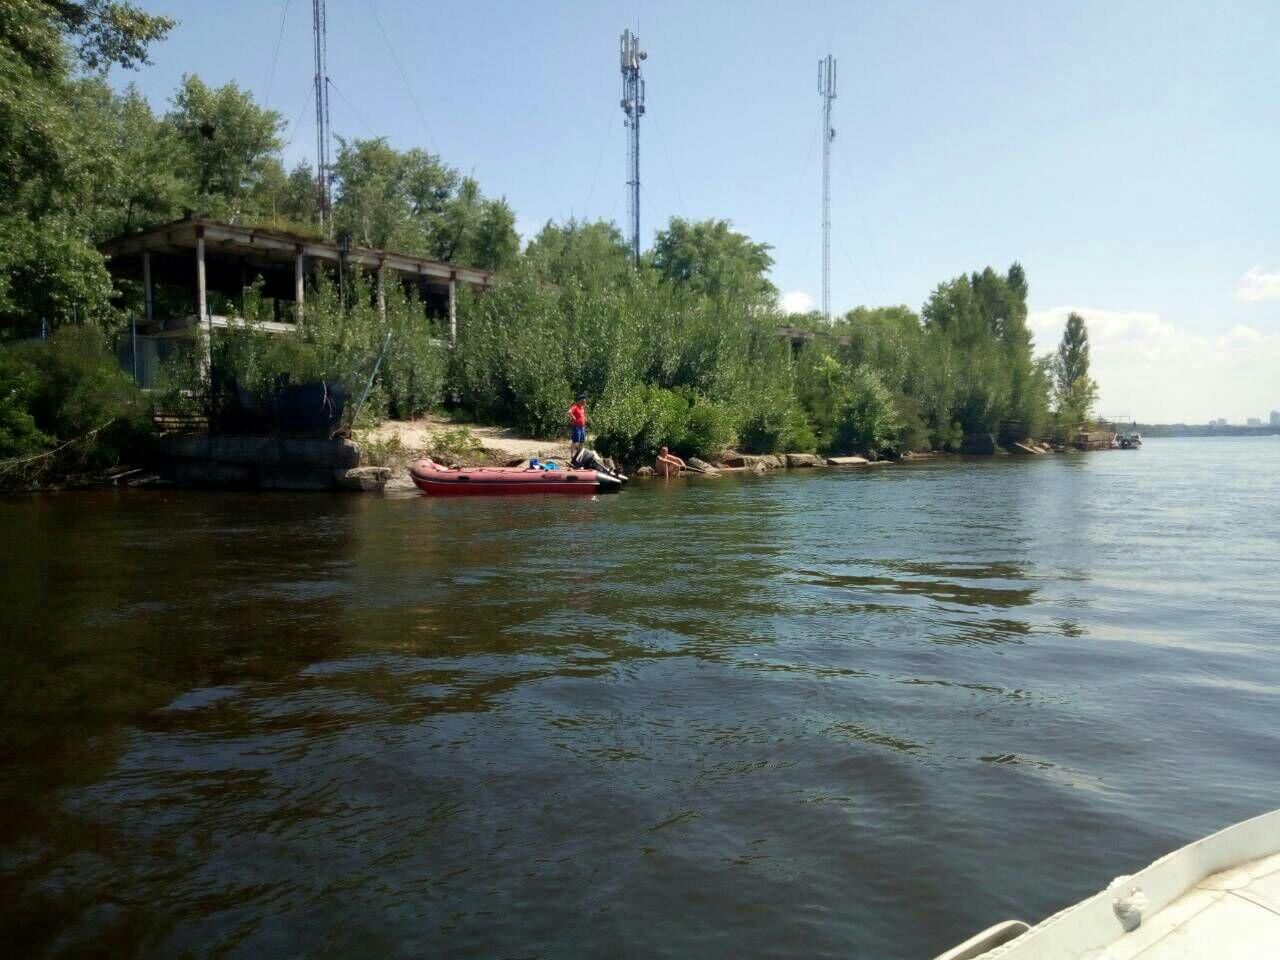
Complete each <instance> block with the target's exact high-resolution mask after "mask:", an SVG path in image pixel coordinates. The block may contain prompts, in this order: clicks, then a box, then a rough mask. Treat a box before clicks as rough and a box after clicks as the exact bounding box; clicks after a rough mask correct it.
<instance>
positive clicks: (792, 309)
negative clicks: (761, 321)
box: [778, 290, 816, 313]
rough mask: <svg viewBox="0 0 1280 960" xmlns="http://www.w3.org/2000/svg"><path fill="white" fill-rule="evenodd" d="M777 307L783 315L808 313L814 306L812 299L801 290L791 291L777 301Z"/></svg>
mask: <svg viewBox="0 0 1280 960" xmlns="http://www.w3.org/2000/svg"><path fill="white" fill-rule="evenodd" d="M778 305H779V306H780V307H782V310H783V312H784V313H808V312H809V311H810V310H812V309H813V308H814V307H815V306H816V304H815V302H814V299H813V297H811V296H809V294H807V293H805V292H804V291H803V290H792V291H791V292H790V293H784V294H783V295H782V296H781V297H780V298H779V299H778Z"/></svg>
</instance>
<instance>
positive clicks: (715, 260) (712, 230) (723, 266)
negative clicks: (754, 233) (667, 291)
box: [649, 217, 777, 300]
mask: <svg viewBox="0 0 1280 960" xmlns="http://www.w3.org/2000/svg"><path fill="white" fill-rule="evenodd" d="M770 249H771V248H770V246H769V245H768V244H767V243H754V242H753V241H752V240H751V238H750V237H748V236H747V235H746V234H743V233H738V232H736V231H735V230H733V229H731V227H730V223H729V221H728V220H715V219H712V220H699V221H692V222H691V221H688V220H685V219H683V218H681V217H672V218H671V223H670V224H669V225H668V226H667V229H665V230H660V231H659V232H658V235H657V237H656V238H655V239H654V243H653V249H652V250H651V251H650V253H649V260H650V262H651V263H652V264H653V266H654V268H655V269H657V271H658V272H659V273H660V274H661V275H662V277H663V278H664V279H666V280H667V281H669V282H671V283H675V284H680V285H683V286H686V287H688V288H690V289H691V290H695V291H698V292H700V293H707V294H711V295H712V296H717V295H719V294H722V293H731V292H740V293H744V294H747V295H749V296H752V297H754V298H758V299H760V300H766V299H768V300H772V298H773V297H774V296H776V294H777V289H776V288H775V287H774V286H773V284H772V283H770V282H769V280H768V277H767V276H766V274H768V272H769V268H770V267H772V266H773V258H772V257H771V256H769V250H770Z"/></svg>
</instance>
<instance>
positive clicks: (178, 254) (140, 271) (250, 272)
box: [100, 217, 494, 387]
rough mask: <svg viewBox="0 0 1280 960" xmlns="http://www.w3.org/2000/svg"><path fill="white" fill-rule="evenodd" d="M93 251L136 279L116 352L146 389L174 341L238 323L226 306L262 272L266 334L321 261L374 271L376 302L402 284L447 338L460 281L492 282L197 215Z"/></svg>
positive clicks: (453, 332) (484, 276) (454, 268)
mask: <svg viewBox="0 0 1280 960" xmlns="http://www.w3.org/2000/svg"><path fill="white" fill-rule="evenodd" d="M100 249H101V250H102V253H103V254H105V255H106V257H107V269H108V270H109V272H110V273H111V275H112V277H113V279H115V280H117V281H119V280H133V281H137V282H139V283H141V285H142V291H143V300H144V306H143V310H142V312H141V315H140V316H137V317H136V318H135V320H134V324H133V328H132V330H131V335H130V337H129V338H128V342H122V344H121V351H120V353H121V362H122V364H123V365H125V366H126V368H132V372H133V373H134V376H135V377H136V379H137V381H138V383H139V384H140V385H141V386H143V387H149V386H151V384H152V382H153V379H154V377H155V373H156V367H157V363H158V361H159V360H161V359H163V358H164V357H166V356H168V355H169V353H170V352H172V350H173V349H175V348H176V347H177V346H178V345H179V344H181V343H190V342H191V341H192V340H202V341H203V343H204V344H205V347H206V349H207V344H208V342H209V338H211V337H212V336H213V332H214V331H215V330H218V329H225V328H226V327H227V326H228V325H230V324H233V323H237V322H243V321H242V319H241V318H239V317H237V316H235V315H234V312H233V311H234V307H233V306H226V305H229V304H234V303H238V302H240V299H241V296H242V294H243V291H244V289H245V288H246V287H248V286H250V285H251V284H253V283H254V282H256V280H257V279H258V278H259V277H260V278H261V279H262V283H263V294H264V295H265V296H266V297H267V298H269V299H271V300H273V301H274V302H275V319H274V320H272V321H268V322H266V323H263V324H262V327H263V329H264V330H266V331H267V332H269V333H288V332H291V331H292V330H293V329H294V318H295V316H296V312H297V311H303V310H305V309H306V305H305V302H306V290H307V286H308V283H309V281H310V280H311V279H312V278H313V276H314V275H315V273H316V271H317V270H319V269H324V268H328V269H330V270H333V271H334V272H335V273H338V272H341V271H359V272H362V273H365V274H369V275H371V278H372V280H373V286H374V289H375V290H376V291H377V296H378V302H379V304H380V305H382V306H385V299H384V297H385V291H386V289H387V284H389V283H393V282H395V283H400V284H401V285H402V286H404V287H405V288H406V289H408V290H411V291H412V292H413V293H414V294H415V296H416V297H417V298H418V300H419V301H420V302H421V303H423V305H424V307H425V310H424V317H423V322H424V323H425V322H427V321H428V317H430V318H435V319H437V320H439V321H440V322H441V325H442V327H443V328H444V329H447V331H448V336H449V341H450V342H452V341H453V340H454V339H456V337H457V329H458V321H457V307H456V304H457V292H458V288H459V285H464V286H466V287H469V288H472V289H484V288H486V287H488V286H490V285H491V284H492V283H493V281H494V275H493V273H491V272H490V271H488V270H478V269H475V268H473V267H464V266H460V265H458V264H453V263H445V262H442V261H439V260H429V259H427V258H426V257H419V256H416V255H413V254H407V253H397V252H395V251H391V250H372V249H368V248H365V247H354V246H351V245H350V244H349V243H345V242H338V243H335V242H331V241H327V240H321V239H317V238H315V237H310V236H305V235H302V234H295V233H285V232H282V231H278V230H268V229H259V228H257V227H247V226H237V225H235V224H229V223H220V222H217V221H214V220H206V219H203V218H200V217H189V218H187V219H185V220H178V221H175V222H173V223H166V224H162V225H161V226H157V227H151V228H150V229H148V230H144V231H142V232H141V233H133V234H128V235H126V236H121V237H116V238H114V239H112V240H108V241H107V242H106V243H104V244H103V245H102V246H101V248H100ZM213 295H221V296H220V297H214V296H213ZM212 299H217V300H218V301H219V303H220V304H223V305H224V306H223V308H222V309H221V310H220V311H218V312H215V311H214V310H213V309H211V300H212Z"/></svg>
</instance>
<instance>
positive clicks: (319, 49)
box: [311, 0, 333, 239]
mask: <svg viewBox="0 0 1280 960" xmlns="http://www.w3.org/2000/svg"><path fill="white" fill-rule="evenodd" d="M311 32H312V34H313V35H314V40H315V52H316V206H317V207H318V208H319V214H320V228H321V229H322V230H324V234H325V236H326V237H329V238H330V239H333V212H332V209H331V206H330V191H329V66H328V63H327V62H326V60H327V54H328V51H327V49H326V47H327V36H328V27H327V26H326V24H325V11H324V0H311Z"/></svg>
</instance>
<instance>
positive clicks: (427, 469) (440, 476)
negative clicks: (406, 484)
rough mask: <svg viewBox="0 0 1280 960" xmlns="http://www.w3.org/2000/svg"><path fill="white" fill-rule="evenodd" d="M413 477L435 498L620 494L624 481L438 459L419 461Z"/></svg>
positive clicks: (595, 474) (582, 473) (602, 474)
mask: <svg viewBox="0 0 1280 960" xmlns="http://www.w3.org/2000/svg"><path fill="white" fill-rule="evenodd" d="M409 476H410V477H412V478H413V482H414V485H415V486H416V487H417V488H418V489H419V490H421V491H422V492H423V493H426V494H429V495H431V496H435V497H460V496H484V495H493V494H529V493H550V494H579V495H581V494H586V495H588V496H590V495H591V494H595V493H616V492H617V491H619V490H620V489H622V481H621V480H620V479H619V478H618V477H615V476H613V475H611V474H609V473H605V472H603V471H600V470H540V469H536V468H520V467H474V468H468V469H462V470H450V469H448V468H447V467H442V466H440V464H438V463H436V462H435V461H434V460H431V459H425V460H418V461H416V462H415V463H414V464H413V465H412V466H410V467H409Z"/></svg>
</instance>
